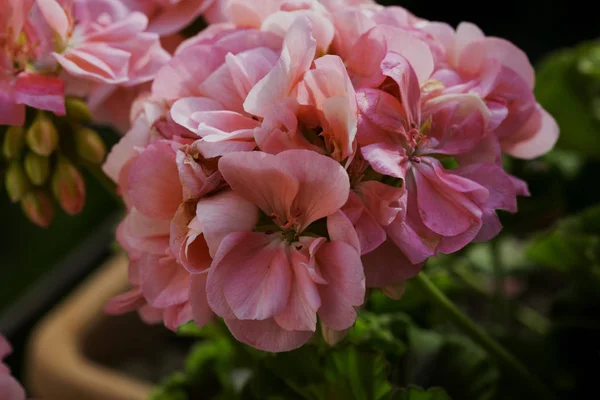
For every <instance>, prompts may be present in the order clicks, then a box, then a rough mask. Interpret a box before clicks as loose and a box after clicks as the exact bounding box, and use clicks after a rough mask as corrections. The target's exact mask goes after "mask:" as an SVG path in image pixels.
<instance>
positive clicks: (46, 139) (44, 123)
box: [25, 113, 58, 156]
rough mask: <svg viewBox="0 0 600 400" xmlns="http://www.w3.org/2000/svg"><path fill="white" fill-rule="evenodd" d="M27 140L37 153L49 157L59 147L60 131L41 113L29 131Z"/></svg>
mask: <svg viewBox="0 0 600 400" xmlns="http://www.w3.org/2000/svg"><path fill="white" fill-rule="evenodd" d="M25 139H26V140H27V145H28V146H29V148H30V149H31V150H33V151H34V152H35V153H37V154H39V155H40V156H49V155H50V154H52V152H53V151H54V150H55V149H56V146H58V131H57V130H56V127H55V126H54V124H53V123H52V121H51V120H50V119H49V118H48V117H46V116H45V115H44V114H42V113H40V114H38V117H37V118H36V119H35V121H33V124H31V126H30V127H29V129H28V130H27V134H26V137H25Z"/></svg>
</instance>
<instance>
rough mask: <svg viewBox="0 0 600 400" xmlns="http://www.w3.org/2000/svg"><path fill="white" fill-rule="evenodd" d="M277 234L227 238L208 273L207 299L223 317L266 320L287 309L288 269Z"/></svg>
mask: <svg viewBox="0 0 600 400" xmlns="http://www.w3.org/2000/svg"><path fill="white" fill-rule="evenodd" d="M283 246H284V244H283V243H282V242H281V240H280V236H279V235H278V234H272V235H268V234H264V233H258V232H237V233H231V234H229V235H228V236H226V237H225V238H224V239H223V240H222V242H221V245H220V246H219V250H218V251H217V254H216V255H215V258H214V261H213V265H212V267H211V268H210V271H209V273H208V281H207V297H208V302H209V304H210V306H211V308H212V309H213V311H214V312H215V313H216V314H218V315H220V316H222V317H224V318H231V317H233V316H235V317H236V318H241V319H267V318H270V317H272V316H274V315H276V314H278V313H279V312H281V310H282V309H283V308H284V307H285V306H286V304H287V301H288V297H289V293H290V285H291V278H292V275H291V268H290V265H289V260H288V259H287V256H286V255H285V252H284V249H283Z"/></svg>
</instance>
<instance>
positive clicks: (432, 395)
mask: <svg viewBox="0 0 600 400" xmlns="http://www.w3.org/2000/svg"><path fill="white" fill-rule="evenodd" d="M465 399H466V398H465ZM390 400H451V399H450V396H448V394H447V393H446V392H445V391H444V390H443V389H440V388H431V389H427V390H425V389H423V388H420V387H415V386H412V387H409V388H406V389H400V390H399V391H398V392H396V393H394V394H393V395H392V396H390Z"/></svg>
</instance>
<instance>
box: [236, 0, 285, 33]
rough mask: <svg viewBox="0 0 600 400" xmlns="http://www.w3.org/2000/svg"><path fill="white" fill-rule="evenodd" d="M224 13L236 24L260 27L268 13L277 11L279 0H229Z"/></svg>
mask: <svg viewBox="0 0 600 400" xmlns="http://www.w3.org/2000/svg"><path fill="white" fill-rule="evenodd" d="M225 3H226V4H227V5H226V9H225V13H226V14H227V16H228V17H229V20H230V21H231V22H233V23H234V24H235V25H236V26H241V27H248V28H260V26H261V25H262V22H263V20H264V19H265V18H267V17H268V16H269V15H271V14H273V13H275V12H277V11H279V7H280V1H279V0H229V1H227V2H225Z"/></svg>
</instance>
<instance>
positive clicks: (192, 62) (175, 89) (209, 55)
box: [152, 46, 225, 99]
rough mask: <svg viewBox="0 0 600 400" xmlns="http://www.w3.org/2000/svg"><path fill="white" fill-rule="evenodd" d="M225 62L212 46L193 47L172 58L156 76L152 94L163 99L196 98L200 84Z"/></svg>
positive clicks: (221, 51)
mask: <svg viewBox="0 0 600 400" xmlns="http://www.w3.org/2000/svg"><path fill="white" fill-rule="evenodd" d="M224 60H225V52H224V51H223V50H221V49H219V48H215V47H213V46H193V47H189V48H186V49H185V50H183V51H181V53H178V54H177V56H175V57H173V58H172V59H171V61H169V63H168V64H167V65H166V66H164V67H163V68H162V69H161V70H160V71H159V72H158V73H157V75H156V78H155V79H154V82H153V84H152V92H153V93H154V94H156V95H157V96H160V97H162V98H165V99H180V98H182V97H192V96H198V95H199V94H200V93H199V89H198V88H199V87H200V84H202V82H204V80H205V79H206V78H207V77H208V76H209V75H210V74H211V73H212V72H213V71H215V70H216V69H217V68H218V67H219V66H220V65H221V64H223V61H224Z"/></svg>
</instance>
